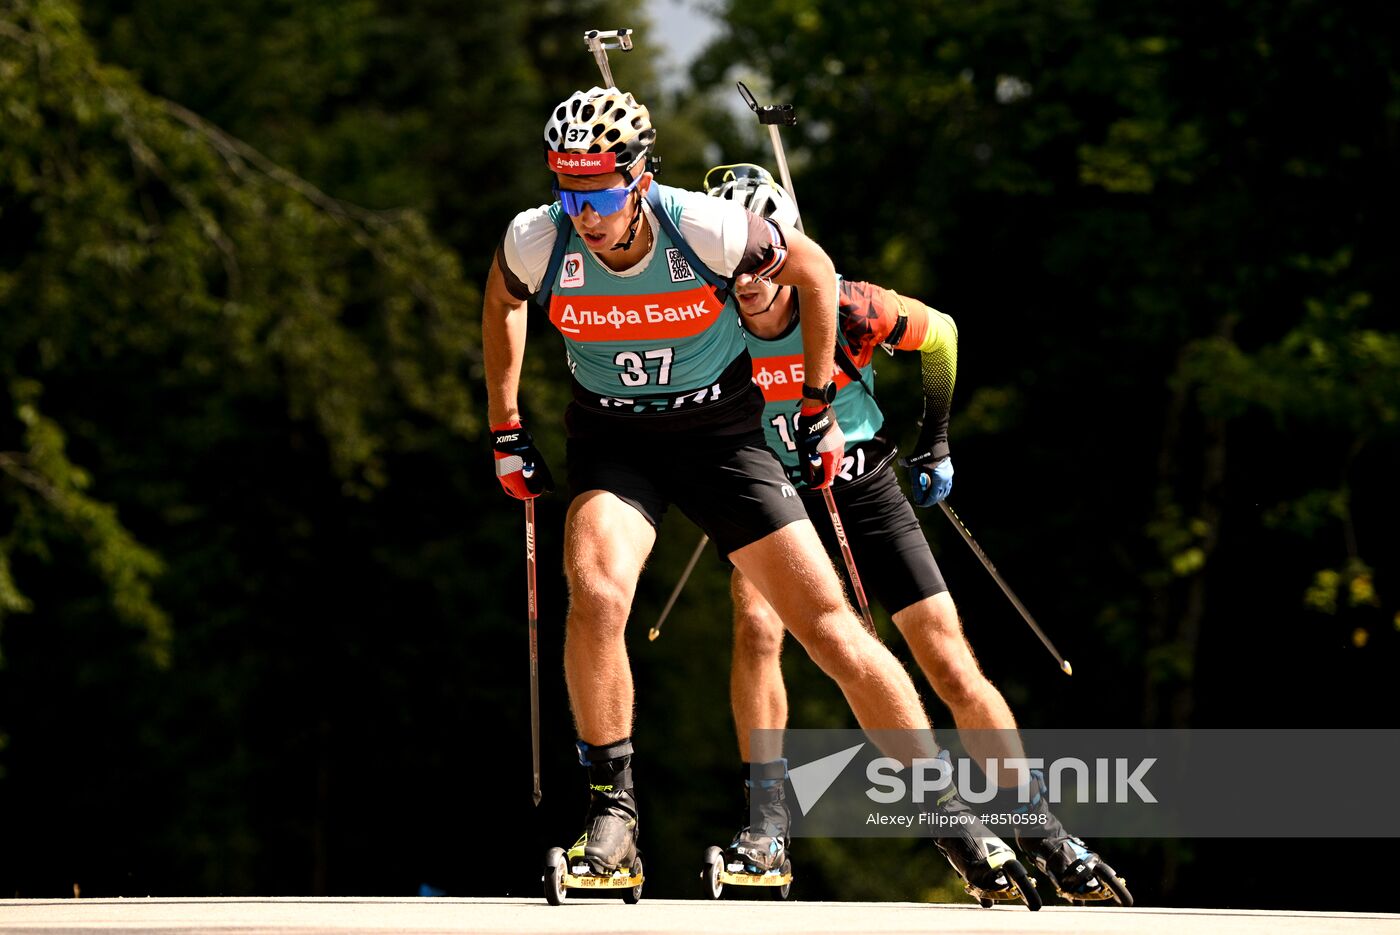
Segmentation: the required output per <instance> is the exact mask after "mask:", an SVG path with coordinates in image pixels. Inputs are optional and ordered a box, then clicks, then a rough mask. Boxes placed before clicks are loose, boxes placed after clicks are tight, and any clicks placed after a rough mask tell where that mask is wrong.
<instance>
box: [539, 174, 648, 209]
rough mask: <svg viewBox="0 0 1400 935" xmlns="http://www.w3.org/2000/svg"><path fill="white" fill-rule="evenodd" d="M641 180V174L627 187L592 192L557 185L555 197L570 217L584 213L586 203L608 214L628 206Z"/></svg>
mask: <svg viewBox="0 0 1400 935" xmlns="http://www.w3.org/2000/svg"><path fill="white" fill-rule="evenodd" d="M641 180H642V177H641V176H640V175H639V176H637V177H636V178H635V179H633V180H632V181H631V183H630V184H628V185H627V186H626V187H625V188H604V189H600V190H598V191H592V192H576V191H570V190H569V189H567V188H560V187H559V186H558V185H555V186H554V197H555V198H558V199H559V203H560V204H562V205H563V206H564V213H565V214H567V215H569V217H575V218H576V217H578V216H579V215H580V214H582V213H583V208H584V206H585V205H588V206H591V207H592V208H593V210H594V211H597V212H598V213H599V214H601V215H604V216H606V215H609V214H616V213H617V212H619V211H621V210H622V209H623V208H625V207H626V206H627V196H628V195H630V194H632V189H634V188H636V187H637V183H638V182H640V181H641Z"/></svg>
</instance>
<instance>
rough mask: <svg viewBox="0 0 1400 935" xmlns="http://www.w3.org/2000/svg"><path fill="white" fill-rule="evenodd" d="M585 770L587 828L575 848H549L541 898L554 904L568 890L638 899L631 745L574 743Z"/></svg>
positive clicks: (638, 855) (639, 882) (639, 862)
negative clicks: (618, 892) (604, 891)
mask: <svg viewBox="0 0 1400 935" xmlns="http://www.w3.org/2000/svg"><path fill="white" fill-rule="evenodd" d="M578 751H579V762H580V763H582V764H583V765H584V766H586V767H587V768H588V816H587V821H588V825H587V827H586V828H585V829H584V832H583V834H582V835H580V836H579V839H578V840H577V841H575V842H574V846H573V847H571V848H569V850H568V851H567V852H565V851H564V849H563V848H559V847H555V848H550V851H549V853H548V855H546V857H545V870H544V878H543V882H544V896H545V899H546V900H547V901H548V902H549V904H550V905H551V906H557V905H559V904H560V903H562V902H563V901H564V899H565V898H566V897H567V896H568V891H569V890H571V889H620V890H622V900H623V902H626V903H629V904H632V903H636V902H637V901H638V900H639V899H641V898H642V880H643V875H642V855H641V852H640V851H638V850H637V800H636V797H635V796H634V794H633V792H632V768H631V764H632V742H631V741H630V740H620V741H618V742H617V743H614V744H609V745H608V746H606V747H590V746H589V745H588V744H586V743H584V742H583V741H579V743H578Z"/></svg>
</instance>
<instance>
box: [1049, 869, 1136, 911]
mask: <svg viewBox="0 0 1400 935" xmlns="http://www.w3.org/2000/svg"><path fill="white" fill-rule="evenodd" d="M1093 870H1094V877H1095V879H1097V880H1098V882H1099V886H1098V887H1097V888H1096V889H1094V890H1092V891H1090V892H1088V893H1066V892H1065V891H1064V890H1058V892H1059V894H1060V895H1061V896H1062V897H1064V898H1065V899H1066V900H1068V901H1069V902H1070V904H1071V905H1075V906H1087V905H1089V904H1090V903H1096V902H1108V901H1109V900H1112V901H1113V902H1115V903H1117V904H1118V905H1119V906H1122V907H1123V908H1124V909H1127V908H1129V907H1131V906H1132V904H1133V894H1132V893H1130V892H1128V882H1127V881H1126V880H1124V879H1123V878H1122V877H1120V876H1119V875H1118V872H1117V871H1116V870H1114V869H1113V868H1112V867H1110V866H1109V865H1108V864H1106V863H1104V862H1103V861H1102V860H1100V861H1099V862H1098V863H1096V864H1095V865H1094V868H1093ZM1057 889H1058V888H1057Z"/></svg>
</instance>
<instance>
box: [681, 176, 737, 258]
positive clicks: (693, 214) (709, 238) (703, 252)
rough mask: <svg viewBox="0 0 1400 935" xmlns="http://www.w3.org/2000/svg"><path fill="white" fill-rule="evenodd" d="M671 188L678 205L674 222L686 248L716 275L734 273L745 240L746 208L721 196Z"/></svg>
mask: <svg viewBox="0 0 1400 935" xmlns="http://www.w3.org/2000/svg"><path fill="white" fill-rule="evenodd" d="M672 191H673V193H674V194H675V197H676V200H677V201H678V202H680V206H681V221H680V224H678V225H676V226H677V227H679V228H680V232H681V236H682V237H684V238H685V241H686V243H687V244H689V245H690V249H692V250H694V251H695V255H696V256H697V257H699V258H700V262H702V263H704V264H705V265H706V266H708V267H709V268H710V269H712V270H714V271H715V272H716V273H718V274H719V275H721V276H732V275H734V268H735V267H736V266H738V265H739V261H740V260H742V259H743V258H744V251H745V249H747V247H748V244H749V212H748V211H746V210H744V206H743V205H740V204H736V203H735V202H732V201H728V200H727V199H724V198H714V197H711V196H710V195H704V194H701V193H700V192H692V191H686V190H684V189H672Z"/></svg>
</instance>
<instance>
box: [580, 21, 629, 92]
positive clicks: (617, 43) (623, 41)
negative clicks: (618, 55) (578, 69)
mask: <svg viewBox="0 0 1400 935" xmlns="http://www.w3.org/2000/svg"><path fill="white" fill-rule="evenodd" d="M609 39H611V40H613V42H611V43H609V42H608V40H609ZM583 44H584V46H585V47H586V48H587V49H588V51H590V52H592V53H593V60H594V61H596V62H597V63H598V70H599V71H601V72H602V73H603V80H604V81H605V82H607V86H608V87H610V88H615V87H617V84H616V83H615V82H614V81H613V76H612V68H610V67H609V66H608V49H620V50H621V51H623V52H631V51H632V30H630V29H590V30H588V31H587V32H586V33H584V34H583Z"/></svg>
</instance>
